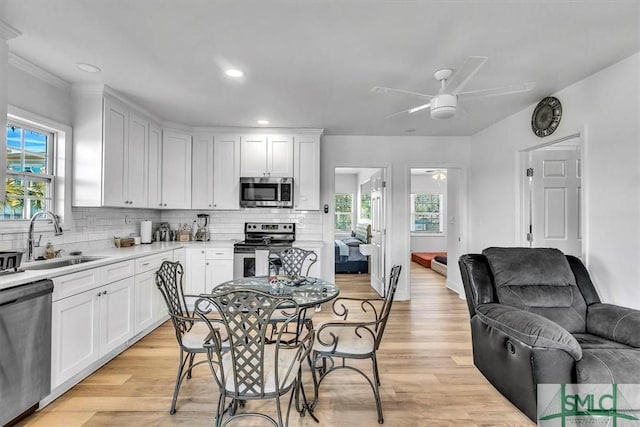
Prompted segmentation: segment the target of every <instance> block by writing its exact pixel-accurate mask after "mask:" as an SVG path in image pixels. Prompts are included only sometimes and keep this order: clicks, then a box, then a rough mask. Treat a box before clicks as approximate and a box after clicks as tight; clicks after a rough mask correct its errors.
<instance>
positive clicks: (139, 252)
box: [0, 240, 234, 290]
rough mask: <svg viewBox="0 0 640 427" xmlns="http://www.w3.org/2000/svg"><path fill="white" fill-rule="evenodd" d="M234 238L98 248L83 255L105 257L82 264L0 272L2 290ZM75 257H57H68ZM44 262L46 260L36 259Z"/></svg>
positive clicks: (212, 245)
mask: <svg viewBox="0 0 640 427" xmlns="http://www.w3.org/2000/svg"><path fill="white" fill-rule="evenodd" d="M233 244H234V241H233V240H213V241H209V242H158V243H152V244H149V245H137V246H130V247H128V248H109V249H102V250H97V251H94V252H86V253H84V252H83V253H82V256H91V257H103V258H102V259H99V260H95V261H91V262H84V263H81V264H74V265H68V266H65V267H59V268H51V269H46V270H25V271H23V272H17V273H9V272H7V273H3V274H0V290H3V289H7V288H11V287H14V286H19V285H23V284H25V283H29V282H35V281H38V280H42V279H52V278H54V277H59V276H63V275H65V274H69V273H75V272H76V271H82V270H87V269H91V268H96V267H101V266H103V265H108V264H113V263H115V262H119V261H127V260H130V259H135V258H140V257H143V256H147V255H153V254H156V253H160V252H165V251H170V250H173V249H180V248H188V247H210V248H220V247H233ZM66 258H73V257H62V258H56V259H58V260H60V259H66ZM36 262H37V263H42V262H46V261H36ZM29 264H33V263H23V264H22V265H21V267H26V266H28V265H29Z"/></svg>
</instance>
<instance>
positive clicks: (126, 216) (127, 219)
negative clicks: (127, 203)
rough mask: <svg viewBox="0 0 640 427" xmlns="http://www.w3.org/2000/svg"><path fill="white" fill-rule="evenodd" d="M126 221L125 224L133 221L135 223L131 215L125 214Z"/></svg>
mask: <svg viewBox="0 0 640 427" xmlns="http://www.w3.org/2000/svg"><path fill="white" fill-rule="evenodd" d="M124 223H125V224H132V223H133V220H132V219H131V217H130V216H128V215H125V216H124Z"/></svg>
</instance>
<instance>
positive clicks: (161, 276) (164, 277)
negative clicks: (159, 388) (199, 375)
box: [155, 261, 210, 414]
mask: <svg viewBox="0 0 640 427" xmlns="http://www.w3.org/2000/svg"><path fill="white" fill-rule="evenodd" d="M183 274H184V271H183V268H182V265H180V262H171V261H165V262H163V263H162V265H161V266H160V268H159V269H158V271H156V276H155V281H156V286H157V287H158V289H159V290H160V292H161V293H162V296H163V297H164V301H165V302H166V304H167V309H168V312H169V317H170V318H171V322H172V323H173V327H174V329H175V332H176V339H177V340H178V345H179V346H180V360H179V363H178V374H177V376H176V385H175V388H174V391H173V399H172V401H171V409H170V410H169V413H171V414H175V412H176V401H177V399H178V394H179V392H180V385H181V384H182V381H183V380H184V378H185V377H187V378H191V371H192V369H193V368H194V367H195V366H197V365H200V364H203V363H206V362H207V360H206V359H204V358H203V360H200V361H198V362H197V363H195V364H194V363H193V360H194V358H195V356H196V354H199V353H200V354H203V355H205V354H206V353H207V349H206V348H205V347H204V346H203V344H204V342H205V340H206V339H207V337H208V335H209V333H210V331H209V327H208V326H207V324H205V323H204V322H202V321H201V319H200V318H199V317H197V316H195V315H194V313H193V312H190V311H189V309H188V307H187V304H186V299H185V297H191V298H197V296H195V295H185V294H184V293H183V289H182V277H183ZM185 368H186V369H185Z"/></svg>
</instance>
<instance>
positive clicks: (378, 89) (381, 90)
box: [371, 86, 433, 99]
mask: <svg viewBox="0 0 640 427" xmlns="http://www.w3.org/2000/svg"><path fill="white" fill-rule="evenodd" d="M371 92H374V93H380V94H383V95H384V94H387V93H389V92H396V93H402V94H405V95H413V96H417V97H418V98H427V99H431V98H433V95H427V94H426V93H418V92H411V91H409V90H403V89H394V88H391V87H382V86H374V87H372V88H371Z"/></svg>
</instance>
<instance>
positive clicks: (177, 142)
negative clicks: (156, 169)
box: [162, 130, 191, 209]
mask: <svg viewBox="0 0 640 427" xmlns="http://www.w3.org/2000/svg"><path fill="white" fill-rule="evenodd" d="M162 208H163V209H191V135H187V134H185V133H181V132H175V131H167V130H165V131H163V132H162Z"/></svg>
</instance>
